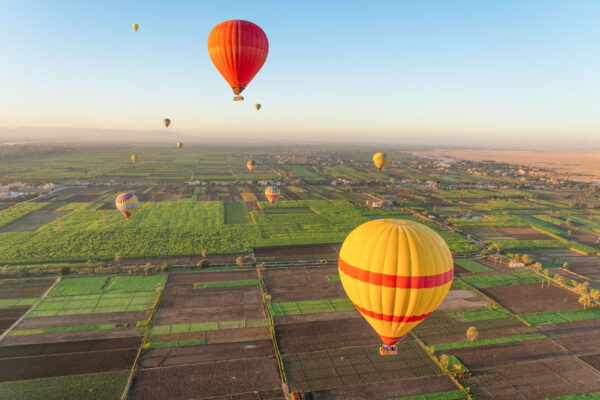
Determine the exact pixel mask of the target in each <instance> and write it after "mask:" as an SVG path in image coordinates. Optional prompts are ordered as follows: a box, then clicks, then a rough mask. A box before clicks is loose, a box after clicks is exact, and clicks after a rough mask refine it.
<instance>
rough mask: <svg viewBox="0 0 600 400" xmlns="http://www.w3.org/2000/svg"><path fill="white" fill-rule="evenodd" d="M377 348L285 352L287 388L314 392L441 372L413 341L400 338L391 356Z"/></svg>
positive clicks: (433, 374)
mask: <svg viewBox="0 0 600 400" xmlns="http://www.w3.org/2000/svg"><path fill="white" fill-rule="evenodd" d="M378 349H379V345H369V346H361V347H345V348H341V349H336V350H328V351H317V352H310V353H300V354H289V355H284V356H283V364H284V368H285V372H286V376H287V378H288V383H289V386H290V389H292V390H296V389H300V390H303V391H314V390H323V389H332V388H339V387H343V386H354V385H360V384H368V383H375V382H387V381H395V380H398V379H410V378H418V377H423V376H428V377H431V376H438V375H441V374H442V373H441V370H440V368H439V367H438V366H437V365H436V364H435V363H434V362H433V361H432V360H431V359H430V358H429V356H428V355H427V353H425V351H423V349H421V347H420V346H419V344H418V343H416V342H415V341H414V340H413V341H401V342H400V343H399V344H398V354H397V355H394V356H388V357H382V356H380V355H379V350H378ZM383 385H384V384H383Z"/></svg>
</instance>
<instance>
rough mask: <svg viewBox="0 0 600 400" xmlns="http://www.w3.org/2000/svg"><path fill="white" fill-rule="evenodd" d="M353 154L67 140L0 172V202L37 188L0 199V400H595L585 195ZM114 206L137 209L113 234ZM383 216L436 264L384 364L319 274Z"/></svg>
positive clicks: (117, 219)
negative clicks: (446, 264)
mask: <svg viewBox="0 0 600 400" xmlns="http://www.w3.org/2000/svg"><path fill="white" fill-rule="evenodd" d="M131 154H136V155H137V156H138V162H137V163H135V164H133V163H132V162H131V160H130V158H129V157H130V155H131ZM371 156H372V153H371V152H367V151H365V150H363V149H355V150H352V151H350V150H348V151H344V152H332V151H328V150H326V149H321V148H318V149H316V148H315V149H312V148H309V147H307V148H303V149H302V150H301V151H298V152H289V151H288V150H287V148H286V149H284V150H283V151H282V149H280V148H269V147H264V148H262V147H261V148H252V147H245V148H235V149H234V148H231V149H228V148H216V147H215V148H211V147H210V146H208V147H207V146H194V145H193V144H191V145H186V146H185V147H184V148H183V149H181V150H177V149H176V148H174V147H173V148H171V147H168V146H167V147H164V146H162V147H161V146H159V145H147V146H138V147H135V146H131V147H127V146H126V147H124V148H111V147H102V148H100V147H98V148H94V147H90V146H87V147H86V146H83V145H82V147H81V148H77V149H76V150H69V151H67V150H60V149H58V150H55V151H53V152H49V153H48V154H42V155H40V157H39V158H37V159H35V160H31V159H26V158H25V157H24V156H19V155H18V153H17V155H16V156H11V158H10V160H9V161H6V160H4V159H3V160H0V171H1V172H0V185H2V184H11V183H14V182H17V183H19V182H21V183H23V184H29V185H32V187H34V188H35V187H37V185H42V184H46V183H49V182H52V183H54V184H55V185H56V187H55V189H54V190H53V191H50V192H48V193H46V191H44V192H41V193H40V195H39V196H37V197H32V198H31V199H30V201H27V202H25V201H16V200H15V201H12V200H11V201H7V202H3V203H0V278H1V279H0V370H1V371H2V374H0V399H1V398H44V399H46V398H47V399H120V398H121V396H122V395H123V393H126V394H127V398H130V399H163V398H174V399H175V398H181V399H196V398H218V399H226V398H227V399H242V398H249V399H250V398H251V399H283V398H289V393H290V392H292V391H296V390H299V391H303V392H310V393H311V394H312V396H313V397H312V398H314V399H355V398H356V399H358V398H377V399H379V398H381V399H413V400H414V399H463V398H472V399H487V398H510V399H513V398H515V399H516V398H522V399H547V398H548V399H559V398H562V399H568V398H573V399H576V398H577V399H578V398H588V397H589V398H595V397H594V396H596V397H597V395H598V393H600V339H599V338H600V335H598V332H600V312H599V310H600V308H598V307H597V302H596V300H597V299H594V296H596V297H597V295H596V294H595V292H593V290H594V289H600V241H599V239H598V238H599V237H600V213H598V211H597V207H598V206H600V192H598V191H596V190H595V189H592V188H590V187H586V188H583V187H579V186H577V185H578V184H572V183H550V182H548V181H544V180H541V179H538V178H536V177H535V176H529V175H528V176H527V177H523V176H522V175H516V176H512V175H510V173H507V174H505V175H501V174H500V175H498V174H496V175H495V174H494V173H489V174H487V175H484V174H475V173H473V171H474V170H476V169H477V168H481V165H479V164H476V163H469V162H466V161H460V160H459V161H455V162H454V163H451V164H443V165H440V163H439V160H434V159H423V158H418V157H415V156H412V155H410V154H408V153H406V152H404V151H402V150H393V151H390V154H389V156H390V161H389V162H388V164H387V165H386V167H385V168H384V169H383V171H382V172H379V171H377V170H376V169H375V168H374V166H373V165H372V161H371ZM250 158H252V159H254V160H256V161H257V168H256V170H255V172H254V173H253V174H252V173H250V172H249V171H248V170H247V168H246V165H245V164H246V161H247V160H248V159H250ZM32 168H34V169H35V170H36V173H32V172H31V171H32ZM490 168H492V167H490ZM502 168H505V169H506V168H512V167H510V166H508V167H507V166H494V167H493V168H492V169H491V171H492V172H493V171H495V170H496V169H502ZM508 171H509V172H510V171H511V170H510V169H509V170H508ZM19 184H20V183H19ZM267 186H278V187H279V188H280V191H281V197H280V199H279V200H278V201H277V202H275V203H270V202H269V201H267V199H266V197H265V194H264V191H265V188H266V187H267ZM122 192H131V193H135V194H136V196H137V197H138V199H139V201H140V204H139V206H138V207H137V210H136V211H135V213H133V215H132V216H131V218H130V219H129V220H126V219H125V218H124V217H123V216H122V215H121V214H120V213H119V212H118V211H116V209H115V205H114V200H115V197H116V196H117V195H118V194H119V193H122ZM377 204H380V205H381V207H379V205H377ZM381 218H398V219H406V220H411V221H416V222H419V223H422V224H424V225H426V226H428V227H430V228H432V229H433V230H435V231H436V232H437V233H438V234H439V235H440V236H441V237H442V238H443V239H444V241H445V242H446V243H447V244H448V247H449V248H450V250H451V252H452V254H453V256H454V266H455V269H454V279H453V283H452V287H451V290H450V292H449V294H448V295H447V297H446V298H445V300H444V301H443V302H442V304H441V305H440V306H439V307H438V309H437V310H436V311H435V312H433V313H432V314H431V315H430V316H429V317H428V318H427V319H425V320H424V321H423V322H422V323H421V324H419V325H418V326H417V327H416V328H415V329H413V331H412V332H411V333H409V334H407V335H405V337H404V338H403V339H402V340H401V341H400V343H399V352H398V354H397V355H394V356H385V357H383V356H380V355H379V352H378V346H379V344H380V343H381V339H380V338H379V337H378V335H377V334H376V333H375V332H374V331H373V329H372V328H371V326H370V325H369V324H368V323H367V321H366V320H365V319H364V318H363V317H362V316H361V315H360V314H359V313H358V312H357V311H356V309H355V307H354V306H353V304H352V303H351V302H350V301H349V300H348V298H347V296H346V293H345V291H344V288H343V287H342V284H341V281H340V277H339V275H338V269H337V259H338V255H339V251H340V248H341V245H342V242H343V240H344V238H345V237H346V236H347V235H348V233H349V232H351V231H352V230H353V229H355V228H356V227H358V226H359V225H361V224H362V223H365V222H368V221H371V220H375V219H381ZM511 261H522V262H523V265H521V264H517V263H512V264H511ZM586 296H587V297H586ZM473 329H474V330H475V331H476V333H477V334H476V335H475V336H472V335H471V336H467V330H471V331H472V330H473ZM468 396H470V397H468ZM568 396H573V397H568ZM575 396H587V397H575Z"/></svg>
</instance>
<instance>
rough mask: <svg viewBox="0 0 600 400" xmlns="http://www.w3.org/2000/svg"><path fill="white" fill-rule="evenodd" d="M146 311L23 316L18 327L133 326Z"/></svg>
mask: <svg viewBox="0 0 600 400" xmlns="http://www.w3.org/2000/svg"><path fill="white" fill-rule="evenodd" d="M145 316H146V311H127V312H116V313H100V314H80V315H63V316H58V317H35V318H25V319H24V320H23V321H21V323H20V324H19V327H18V329H38V328H54V327H57V326H81V325H99V324H121V323H124V322H127V323H128V324H129V326H131V325H133V326H135V324H136V322H138V321H142V320H144V317H145Z"/></svg>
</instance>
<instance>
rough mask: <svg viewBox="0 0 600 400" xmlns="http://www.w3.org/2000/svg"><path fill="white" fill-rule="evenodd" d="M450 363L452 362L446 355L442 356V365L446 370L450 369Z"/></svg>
mask: <svg viewBox="0 0 600 400" xmlns="http://www.w3.org/2000/svg"><path fill="white" fill-rule="evenodd" d="M449 363H450V360H449V359H448V356H447V355H446V354H442V355H441V356H440V365H441V366H442V367H443V368H444V369H448V364H449Z"/></svg>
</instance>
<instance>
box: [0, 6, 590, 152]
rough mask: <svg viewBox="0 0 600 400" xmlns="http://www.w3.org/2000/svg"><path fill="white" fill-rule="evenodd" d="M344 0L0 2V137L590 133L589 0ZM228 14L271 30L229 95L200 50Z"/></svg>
mask: <svg viewBox="0 0 600 400" xmlns="http://www.w3.org/2000/svg"><path fill="white" fill-rule="evenodd" d="M343 4H344V6H343V7H342V6H340V4H336V3H328V4H321V3H320V2H313V1H310V2H303V3H302V4H289V3H276V2H271V3H258V4H256V3H248V2H241V1H239V2H236V1H234V2H232V3H228V6H227V7H223V6H222V5H220V4H219V3H213V4H205V3H196V2H177V3H174V4H169V5H168V7H165V6H164V4H162V3H160V2H153V1H151V2H137V3H129V2H128V3H127V4H123V3H122V2H117V1H109V2H102V3H80V2H75V1H65V2H61V3H59V4H46V3H39V2H34V1H22V2H18V3H12V4H11V5H10V7H6V8H5V10H4V11H5V12H4V13H3V14H2V15H1V16H0V21H2V24H0V33H1V34H2V35H3V36H4V37H5V40H4V41H3V45H2V46H3V47H2V51H3V55H4V60H3V63H2V65H0V71H1V72H2V75H3V76H4V81H5V84H4V85H3V86H4V87H3V96H2V100H1V103H0V126H1V127H3V128H2V129H0V130H1V131H2V132H0V141H5V142H6V141H9V142H10V141H19V138H18V137H14V138H13V137H12V136H20V135H25V136H27V135H33V136H35V135H38V134H39V132H37V133H36V132H35V131H36V130H37V131H39V130H43V129H47V131H46V133H47V134H49V135H50V136H49V137H48V138H47V139H49V140H59V139H60V137H61V135H63V136H64V131H73V130H80V132H87V134H90V132H89V130H110V131H115V132H117V131H121V132H123V134H125V133H131V132H139V133H140V134H143V133H149V132H150V133H151V134H150V136H153V135H154V133H152V132H156V135H158V132H161V130H162V131H165V135H169V134H170V135H172V137H173V140H174V141H177V140H179V139H180V138H179V137H178V135H179V136H180V137H181V138H187V140H192V141H195V140H196V139H197V140H198V141H207V140H209V141H210V140H213V139H215V140H216V139H219V140H224V141H232V142H233V141H236V142H237V141H248V142H264V141H267V142H268V141H273V142H278V143H279V142H281V143H287V142H298V141H299V142H305V141H315V142H323V141H327V142H332V143H336V142H344V143H345V142H352V143H362V142H373V143H399V144H401V143H407V144H411V145H443V146H446V145H458V146H501V147H505V146H507V147H522V146H526V147H531V146H533V147H536V146H539V147H553V146H554V147H562V146H565V145H567V146H573V147H577V146H578V144H577V143H578V142H593V143H597V141H598V139H597V137H598V132H599V131H600V102H599V101H598V99H597V93H598V92H600V81H599V80H598V79H597V71H598V70H600V52H598V51H597V50H598V46H597V43H599V42H600V40H599V39H600V25H599V24H597V21H598V19H599V18H600V3H599V2H597V1H595V0H581V1H576V2H564V1H527V2H522V1H507V2H502V3H490V2H478V1H459V2H452V3H448V2H443V1H432V2H427V3H426V4H425V3H416V2H392V1H382V2H378V3H376V4H371V3H368V4H367V3H365V2H358V1H356V2H344V3H343ZM231 18H243V19H248V20H251V21H253V22H255V23H257V24H259V25H260V26H261V27H262V28H263V29H264V31H265V32H266V34H267V36H268V37H269V42H270V51H269V56H268V59H267V61H266V63H265V65H264V67H263V69H262V70H261V71H260V72H259V74H258V75H257V76H256V78H255V79H254V80H253V81H252V82H251V84H250V85H249V87H248V89H247V90H246V91H245V92H244V95H245V96H246V100H245V101H244V102H235V103H234V102H232V101H231V90H230V89H229V87H228V86H227V84H226V83H225V81H224V80H223V79H222V77H221V76H220V75H219V74H218V72H217V71H216V69H215V68H214V66H213V65H212V63H211V61H210V59H209V57H208V54H207V50H206V39H207V37H208V34H209V32H210V30H211V29H212V28H213V26H214V25H216V24H217V23H219V22H221V21H223V20H227V19H231ZM132 23H138V24H139V25H140V29H139V31H138V32H134V31H133V29H132V28H131V24H132ZM7 38H9V39H10V40H7ZM254 103H261V104H262V106H263V107H262V109H261V110H260V111H259V112H257V111H256V110H255V109H254V107H253V106H254ZM165 117H168V118H171V120H172V125H171V127H170V128H169V129H168V130H167V129H164V128H162V125H161V121H162V119H163V118H165ZM19 127H28V128H19ZM51 132H52V133H51ZM136 135H137V133H136ZM67 136H68V135H67ZM159 136H162V135H159ZM98 139H102V135H101V134H99V135H98ZM105 140H108V139H105ZM115 140H116V139H115ZM161 140H162V139H161ZM164 140H167V139H164ZM579 146H581V144H580V145H579Z"/></svg>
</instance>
